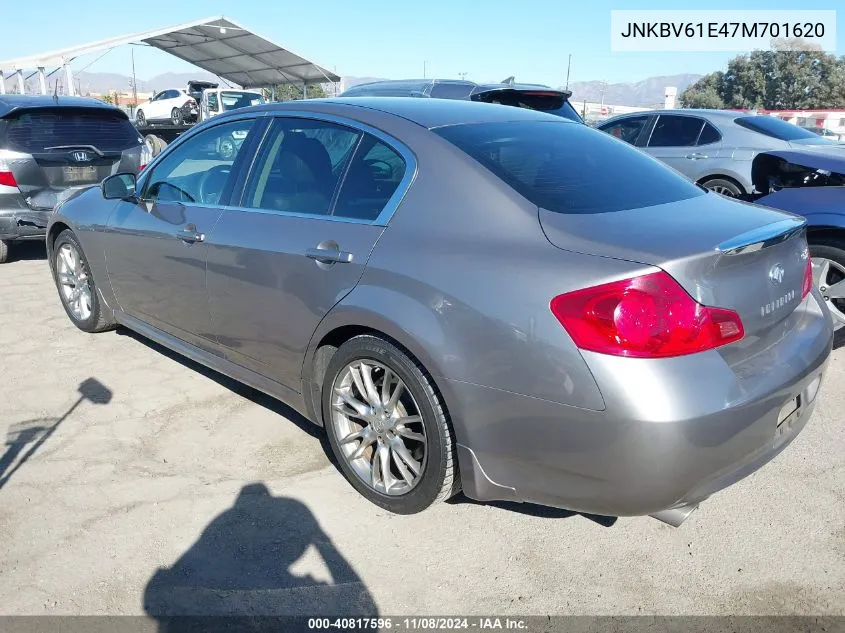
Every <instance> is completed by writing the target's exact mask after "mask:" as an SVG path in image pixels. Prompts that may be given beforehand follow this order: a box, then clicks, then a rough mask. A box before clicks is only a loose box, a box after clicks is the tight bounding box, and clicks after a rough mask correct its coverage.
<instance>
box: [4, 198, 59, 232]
mask: <svg viewBox="0 0 845 633" xmlns="http://www.w3.org/2000/svg"><path fill="white" fill-rule="evenodd" d="M51 213H52V209H43V210H33V209H30V208H29V207H28V206H27V204H26V201H24V199H23V196H21V195H20V194H4V195H0V240H10V241H14V240H25V239H38V238H39V237H43V236H44V235H45V234H46V233H47V222H48V221H49V219H50V214H51Z"/></svg>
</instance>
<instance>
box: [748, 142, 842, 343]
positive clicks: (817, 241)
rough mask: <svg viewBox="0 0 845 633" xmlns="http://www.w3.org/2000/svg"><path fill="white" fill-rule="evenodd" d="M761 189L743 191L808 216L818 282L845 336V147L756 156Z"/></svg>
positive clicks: (753, 175) (838, 337)
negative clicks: (748, 191) (750, 191)
mask: <svg viewBox="0 0 845 633" xmlns="http://www.w3.org/2000/svg"><path fill="white" fill-rule="evenodd" d="M751 178H752V180H753V183H754V191H755V193H751V194H748V195H746V196H742V197H743V198H744V199H745V200H747V201H749V202H755V203H757V204H762V205H765V206H767V207H772V208H774V209H780V210H782V211H788V212H790V213H795V214H797V215H802V216H804V217H805V218H807V241H808V242H809V245H810V254H811V256H812V264H813V284H814V285H815V286H816V287H817V288H818V289H819V293H820V294H821V296H822V298H823V299H824V301H825V303H826V304H827V307H828V308H829V309H830V314H831V316H832V317H833V324H834V328H835V330H836V335H835V344H836V345H841V344H842V343H843V342H845V148H842V149H840V148H838V147H834V148H825V149H824V150H822V149H783V150H773V151H768V152H761V153H760V154H758V155H757V156H756V157H755V158H754V162H753V164H752V167H751Z"/></svg>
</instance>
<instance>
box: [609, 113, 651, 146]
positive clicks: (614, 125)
mask: <svg viewBox="0 0 845 633" xmlns="http://www.w3.org/2000/svg"><path fill="white" fill-rule="evenodd" d="M647 121H648V117H647V116H632V117H628V118H625V119H620V120H618V121H614V122H609V123H607V124H605V125H600V126H599V128H598V129H600V130H601V131H602V132H607V133H608V134H610V135H611V136H612V137H614V138H618V139H619V140H621V141H625V142H626V143H630V144H631V145H636V143H637V138H639V136H640V132H642V130H643V128H644V127H645V124H646V122H647Z"/></svg>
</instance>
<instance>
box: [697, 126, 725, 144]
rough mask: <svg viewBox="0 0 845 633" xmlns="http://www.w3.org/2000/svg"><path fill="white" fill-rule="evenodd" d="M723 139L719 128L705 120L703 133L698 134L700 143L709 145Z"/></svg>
mask: <svg viewBox="0 0 845 633" xmlns="http://www.w3.org/2000/svg"><path fill="white" fill-rule="evenodd" d="M721 140H722V135H721V134H719V130H717V129H716V128H714V127H713V126H712V125H710V124H709V123H706V122H705V123H704V127H703V128H702V130H701V134H700V135H699V136H698V145H709V144H710V143H716V142H718V141H721Z"/></svg>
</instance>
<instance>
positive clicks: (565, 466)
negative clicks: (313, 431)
mask: <svg viewBox="0 0 845 633" xmlns="http://www.w3.org/2000/svg"><path fill="white" fill-rule="evenodd" d="M793 318H794V319H795V322H792V323H789V324H785V325H784V331H783V332H784V333H783V336H782V338H781V339H780V340H779V341H777V342H776V344H774V345H771V344H770V343H771V341H768V342H767V343H769V344H767V345H766V346H763V347H761V349H760V351H759V353H756V354H754V355H753V357H752V358H746V361H745V362H735V363H732V362H731V361H730V359H729V358H728V359H726V357H728V356H729V355H728V354H725V353H720V352H719V351H718V350H717V351H712V352H706V353H703V354H695V355H691V356H685V357H680V358H672V359H660V360H642V359H627V358H618V357H610V356H604V355H600V354H591V353H585V354H584V358H585V360H586V361H587V364H588V365H589V367H590V369H591V371H592V372H593V374H594V376H595V378H596V382H597V383H598V385H599V387H600V388H601V391H602V395H603V396H604V399H605V402H606V409H605V410H604V411H588V410H584V409H579V408H576V407H567V406H563V405H559V404H556V403H552V402H549V401H546V400H539V399H536V398H528V397H525V396H520V395H516V394H512V393H507V392H502V391H496V390H491V389H488V388H485V387H480V386H477V385H471V384H468V383H460V382H455V381H450V384H449V387H450V389H451V390H452V391H453V392H454V393H455V396H456V400H457V401H458V402H461V405H460V409H461V410H460V411H459V412H458V415H460V416H461V418H458V419H460V420H461V426H462V427H463V428H462V429H461V430H462V431H463V432H462V433H461V434H460V435H461V447H460V449H459V458H460V465H461V477H462V480H463V482H464V490H465V492H466V493H467V495H468V496H470V497H473V498H476V499H479V500H495V499H504V500H513V501H526V502H533V503H540V504H543V505H550V506H556V507H562V508H567V509H570V510H576V511H581V512H589V513H594V514H603V515H611V516H631V515H646V514H654V513H656V512H660V511H661V510H665V509H668V508H674V507H678V506H683V505H686V504H696V503H699V502H700V501H703V500H704V499H706V498H707V497H709V496H710V495H712V494H713V493H715V492H717V491H718V490H721V489H723V488H725V487H727V486H729V485H731V484H733V483H735V482H736V481H739V480H740V479H742V478H744V477H746V476H747V475H749V474H750V473H752V472H754V471H755V470H757V469H758V468H760V467H761V466H763V465H764V464H766V463H767V462H768V461H770V460H771V459H773V458H774V457H775V456H776V455H777V454H778V453H780V452H781V451H782V450H783V449H784V448H786V446H787V445H788V444H789V443H790V442H791V441H792V440H793V439H794V438H795V437H796V436H797V435H798V433H799V432H800V431H801V430H802V429H803V428H804V426H805V425H806V423H807V420H808V419H809V417H810V415H811V414H812V411H813V409H814V407H815V403H816V396H817V394H818V388H819V386H820V384H821V377H822V375H823V373H824V370H825V368H826V364H827V360H828V356H829V354H830V350H831V346H832V329H831V326H830V322H829V316H828V315H827V314H826V312H825V310H824V309H823V308H821V307H820V305H819V304H818V302H817V301H816V300H815V299H814V298H813V299H811V300H809V301H807V302H805V303H804V304H802V307H801V308H800V309H799V310H797V311H796V314H794V315H793V317H790V319H793ZM788 320H789V319H788ZM787 326H788V327H787ZM749 344H751V345H755V344H757V343H755V342H754V341H750V342H749ZM751 361H753V362H754V363H756V364H758V366H755V367H750V366H749V362H751ZM763 367H764V368H765V369H762V371H761V368H763ZM796 397H797V398H800V403H801V404H800V407H799V408H798V410H797V411H795V412H794V413H792V414H791V415H790V416H789V417H787V418H786V419H785V420H783V422H782V423H781V424H780V425H778V419H779V414H780V412H781V409H782V408H783V407H784V405H786V404H787V403H789V402H790V401H792V399H793V398H796ZM455 417H456V416H453V418H455Z"/></svg>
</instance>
